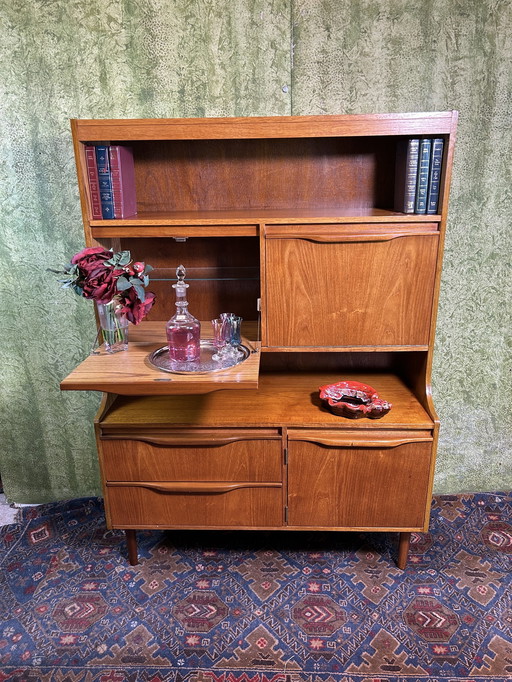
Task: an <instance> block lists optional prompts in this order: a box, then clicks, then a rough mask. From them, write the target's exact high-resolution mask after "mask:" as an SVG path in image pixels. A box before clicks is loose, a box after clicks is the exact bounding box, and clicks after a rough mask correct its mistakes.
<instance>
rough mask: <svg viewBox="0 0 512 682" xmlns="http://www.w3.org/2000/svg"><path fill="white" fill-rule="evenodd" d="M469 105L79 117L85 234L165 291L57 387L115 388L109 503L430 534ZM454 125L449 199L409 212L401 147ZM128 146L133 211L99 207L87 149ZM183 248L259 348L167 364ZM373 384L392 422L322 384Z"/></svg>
mask: <svg viewBox="0 0 512 682" xmlns="http://www.w3.org/2000/svg"><path fill="white" fill-rule="evenodd" d="M456 125H457V112H445V113H442V112H441V113H412V114H381V115H345V116H304V117H302V116H301V117H293V116H292V117H265V118H259V117H255V118H212V119H207V118H198V119H195V118H189V119H156V120H73V121H72V132H73V140H74V147H75V155H76V162H77V170H78V183H79V189H80V198H81V206H82V213H83V220H84V227H85V241H86V244H87V245H88V246H91V245H98V244H100V245H103V246H105V247H106V248H113V249H114V250H121V249H129V250H130V251H131V252H132V255H133V257H134V258H135V259H136V260H143V261H146V262H148V263H150V264H151V265H152V266H154V268H155V270H154V272H153V273H152V279H151V284H150V287H149V289H150V290H151V291H154V292H155V293H156V294H157V303H156V304H155V306H154V307H153V309H152V311H151V312H150V314H149V316H148V318H147V319H146V320H145V321H143V322H142V323H141V324H140V325H138V326H136V327H131V329H130V341H129V348H128V350H127V351H124V352H121V353H117V354H114V355H112V354H107V353H106V352H105V351H104V350H101V349H100V353H99V354H97V355H91V356H89V357H87V358H86V359H85V360H84V362H83V363H82V364H80V365H79V366H78V367H77V368H76V369H75V370H74V371H73V372H71V374H70V375H69V376H68V377H67V378H65V379H64V380H63V381H62V384H61V388H62V389H67V390H93V391H101V392H103V394H104V396H103V401H102V404H101V407H100V410H99V412H98V415H97V417H96V420H95V429H96V436H97V444H98V452H99V461H100V470H101V476H102V481H103V491H104V499H105V509H106V518H107V524H108V526H109V528H118V529H124V530H125V531H126V537H127V544H128V556H129V560H130V562H131V563H132V564H135V563H137V561H138V557H137V544H136V530H137V529H152V528H158V529H212V530H215V529H244V530H250V529H252V530H255V529H271V530H306V529H307V530H322V531H325V530H333V531H372V532H374V531H386V532H390V531H393V532H397V533H398V534H399V536H398V537H399V542H398V565H399V566H400V567H401V568H403V567H404V566H405V565H406V561H407V553H408V548H409V542H410V535H411V532H422V531H426V530H427V529H428V524H429V509H430V504H431V492H432V480H433V473H434V463H435V453H436V443H437V438H438V431H439V420H438V417H437V415H436V412H435V409H434V405H433V402H432V396H431V386H430V381H431V380H430V376H431V366H432V352H433V343H434V331H435V322H436V311H437V302H438V295H439V283H440V273H441V261H442V253H443V241H444V232H445V226H446V217H447V207H448V190H449V185H450V175H451V168H452V158H453V148H454V142H455V131H456ZM418 137H419V138H421V137H428V138H442V139H443V140H444V155H443V163H442V172H441V180H440V196H439V208H438V213H436V214H435V215H425V214H404V213H400V212H397V211H395V210H394V192H395V159H396V156H397V149H398V146H399V144H400V142H401V141H403V140H404V139H408V138H418ZM100 143H103V144H104V143H107V144H108V143H112V144H122V145H127V146H130V147H131V148H132V149H133V154H134V160H135V187H136V198H137V214H136V215H134V216H132V217H129V218H125V219H114V220H97V219H96V220H95V219H93V218H92V210H91V197H90V192H89V185H88V182H87V167H86V159H85V146H86V144H100ZM181 263H183V265H185V267H186V268H187V273H188V277H187V280H188V282H189V284H190V288H189V291H188V294H189V296H188V298H189V302H190V310H191V312H192V313H193V314H194V315H195V317H197V318H199V319H201V320H204V322H203V324H202V334H203V336H205V337H207V336H211V331H210V324H209V320H211V319H212V318H214V317H217V316H218V315H219V313H220V312H226V311H230V312H235V313H236V314H238V315H241V316H242V317H243V318H244V324H243V336H244V344H245V345H246V347H247V348H248V349H249V350H250V355H249V358H248V359H247V360H246V361H245V362H243V363H241V364H240V365H238V366H236V367H234V368H232V369H229V370H225V371H221V372H216V373H213V374H207V375H190V376H188V375H180V374H168V373H164V372H160V371H158V370H157V369H155V368H153V367H152V366H150V365H149V364H148V361H147V357H148V354H149V353H151V352H152V351H154V350H155V349H157V348H159V347H161V346H163V345H165V343H166V341H165V322H166V321H167V320H168V319H169V318H170V317H171V315H172V314H173V312H174V295H173V290H172V288H171V284H172V282H173V281H175V269H176V267H177V266H178V265H180V264H181ZM341 380H355V381H361V382H363V383H366V384H369V385H370V386H372V387H373V388H375V390H376V391H377V392H378V393H379V395H380V397H381V398H383V399H385V400H387V401H389V402H391V403H392V409H391V411H390V412H389V413H388V414H387V415H385V416H384V417H383V418H381V419H375V420H370V419H358V420H351V419H346V418H343V417H339V416H336V415H335V414H332V413H331V412H330V411H329V410H328V409H326V407H325V405H324V404H323V403H322V401H321V400H320V398H319V393H318V389H319V387H320V386H322V385H325V384H328V383H333V382H336V381H341Z"/></svg>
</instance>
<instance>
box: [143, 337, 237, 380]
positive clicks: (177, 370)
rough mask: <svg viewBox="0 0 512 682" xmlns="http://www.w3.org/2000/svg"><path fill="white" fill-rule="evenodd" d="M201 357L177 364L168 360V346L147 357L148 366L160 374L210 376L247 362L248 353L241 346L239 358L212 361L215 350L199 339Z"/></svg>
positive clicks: (211, 345)
mask: <svg viewBox="0 0 512 682" xmlns="http://www.w3.org/2000/svg"><path fill="white" fill-rule="evenodd" d="M200 343H201V355H200V356H199V360H195V361H194V362H178V361H177V360H171V359H170V358H169V346H162V348H157V349H156V350H154V351H153V352H152V353H150V354H149V355H148V358H147V360H148V362H149V364H150V365H151V366H152V367H154V368H155V369H159V370H160V371H161V372H170V373H172V374H211V373H212V372H222V371H223V370H226V369H230V368H231V367H236V365H239V364H240V363H242V362H244V360H247V358H248V357H249V355H250V351H249V349H248V348H246V347H245V346H243V345H240V346H237V350H239V351H241V352H242V355H241V356H240V357H239V358H232V357H227V358H224V359H223V360H213V359H212V356H213V355H214V354H215V353H216V351H217V349H216V348H215V346H214V345H213V343H212V341H211V340H209V339H201V342H200Z"/></svg>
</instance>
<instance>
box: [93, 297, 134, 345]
mask: <svg viewBox="0 0 512 682" xmlns="http://www.w3.org/2000/svg"><path fill="white" fill-rule="evenodd" d="M96 308H97V310H98V317H99V320H100V326H101V333H102V335H103V343H104V344H105V350H106V351H107V353H119V351H122V350H126V349H127V348H128V324H129V322H128V320H127V319H126V317H125V315H124V314H123V313H122V312H121V306H120V305H119V303H117V302H116V301H110V303H96Z"/></svg>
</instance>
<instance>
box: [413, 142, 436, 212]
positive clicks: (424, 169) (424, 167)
mask: <svg viewBox="0 0 512 682" xmlns="http://www.w3.org/2000/svg"><path fill="white" fill-rule="evenodd" d="M431 145H432V140H430V139H429V138H428V137H425V138H423V139H421V140H420V152H419V162H418V182H417V185H416V207H415V211H414V212H415V213H426V212H427V189H428V175H429V168H430V148H431Z"/></svg>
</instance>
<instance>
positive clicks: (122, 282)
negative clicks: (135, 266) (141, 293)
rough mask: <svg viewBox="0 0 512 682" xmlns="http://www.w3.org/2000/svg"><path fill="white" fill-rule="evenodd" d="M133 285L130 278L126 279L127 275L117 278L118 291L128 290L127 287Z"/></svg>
mask: <svg viewBox="0 0 512 682" xmlns="http://www.w3.org/2000/svg"><path fill="white" fill-rule="evenodd" d="M131 286H132V283H131V282H130V280H128V279H126V277H119V278H118V280H117V290H118V291H126V290H127V289H130V288H131Z"/></svg>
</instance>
